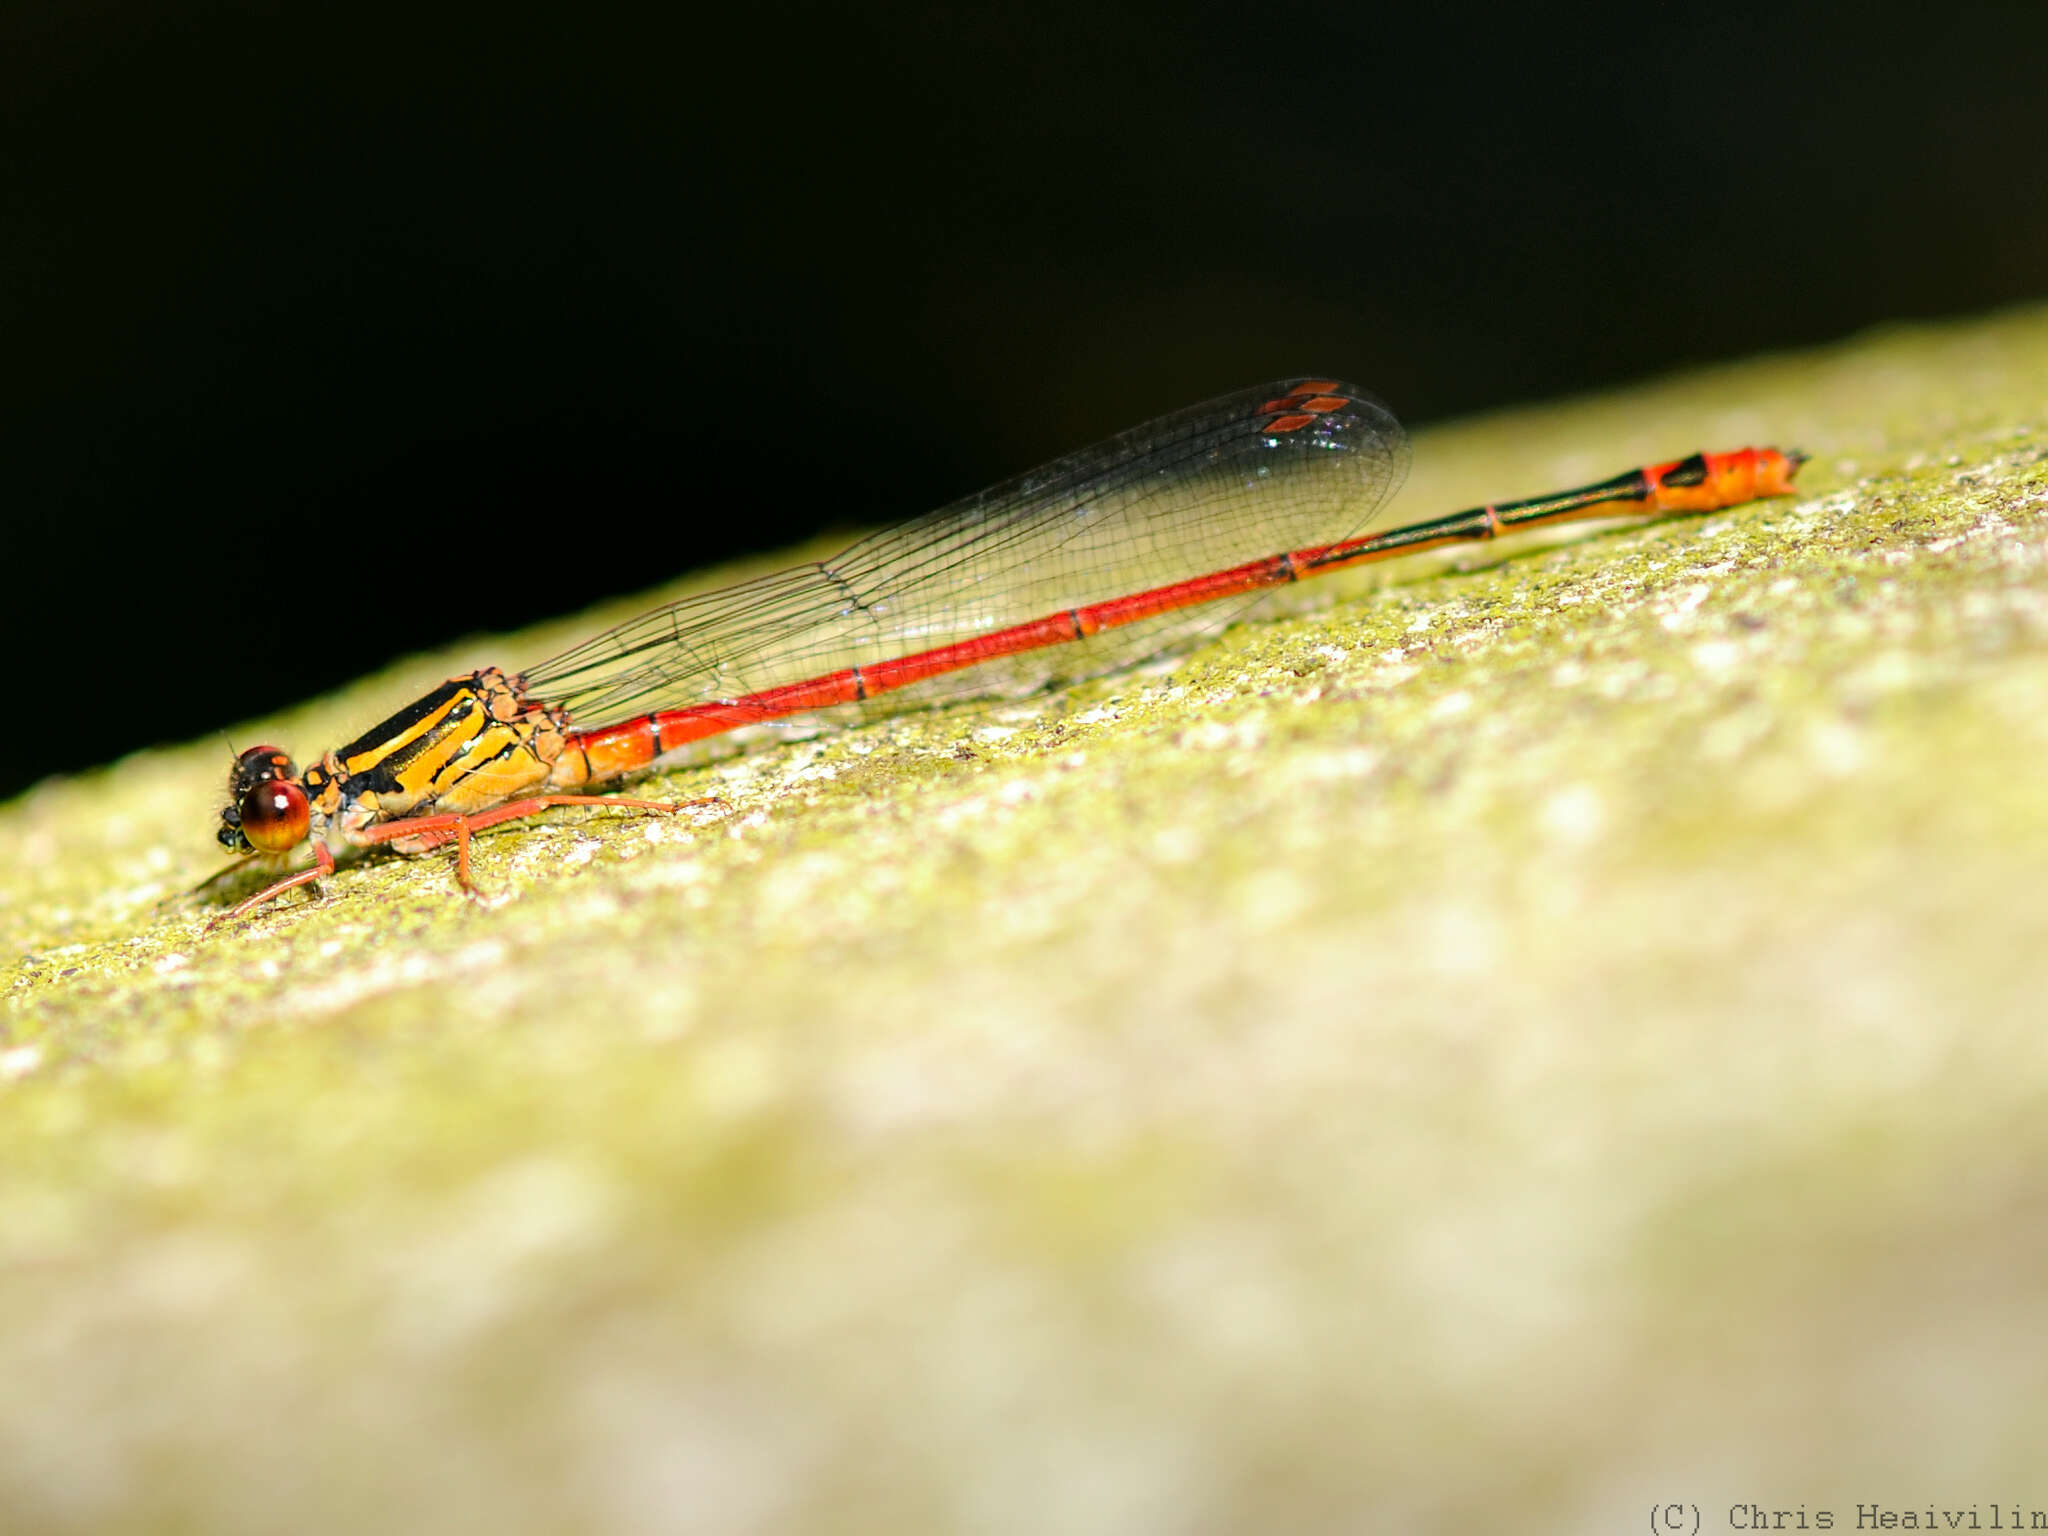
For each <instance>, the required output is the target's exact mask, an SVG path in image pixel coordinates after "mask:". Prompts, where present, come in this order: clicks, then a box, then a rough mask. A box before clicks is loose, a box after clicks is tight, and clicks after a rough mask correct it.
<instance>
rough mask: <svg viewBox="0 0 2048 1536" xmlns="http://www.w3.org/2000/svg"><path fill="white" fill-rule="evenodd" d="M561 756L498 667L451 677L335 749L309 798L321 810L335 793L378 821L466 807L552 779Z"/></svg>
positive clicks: (550, 728)
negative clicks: (552, 770)
mask: <svg viewBox="0 0 2048 1536" xmlns="http://www.w3.org/2000/svg"><path fill="white" fill-rule="evenodd" d="M560 750H561V733H560V730H559V728H558V727H557V726H556V724H555V722H554V721H553V720H552V718H551V717H550V715H549V713H548V712H547V711H545V710H541V709H537V708H534V707H532V706H530V705H528V704H527V703H526V702H525V700H523V699H522V698H520V697H519V695H518V693H517V692H516V690H515V689H513V688H512V687H511V686H510V685H509V684H508V682H507V681H506V678H505V675H504V674H503V673H502V672H499V671H498V670H497V669H496V668H490V669H487V670H485V671H482V672H477V673H473V674H471V675H470V676H467V677H456V678H450V679H449V680H448V681H447V682H445V683H443V684H442V685H441V686H440V687H438V688H436V689H434V690H433V691H431V692H430V693H428V694H426V695H425V696H423V697H422V698H420V699H417V700H415V701H414V702H413V703H411V704H409V705H407V706H406V707H405V708H404V709H402V710H400V711H399V712H398V713H397V714H395V715H393V716H392V717H391V718H390V719H388V720H386V721H383V722H382V723H381V724H379V725H376V726H374V727H372V728H371V729H370V730H368V731H365V732H364V733H363V734H362V735H361V736H359V737H357V738H356V739H355V740H354V741H352V742H350V743H349V744H348V745H347V746H345V747H341V748H339V749H338V750H336V751H334V752H330V753H329V754H328V755H327V757H326V759H325V761H324V762H322V763H320V764H318V765H316V766H314V767H312V768H309V769H308V770H307V772H306V777H305V784H306V791H307V793H308V794H309V795H310V796H311V797H312V798H313V799H314V801H315V802H316V803H320V802H322V801H323V800H326V798H327V792H328V791H329V789H330V786H331V787H332V789H333V790H334V791H337V792H338V793H336V794H335V796H334V801H338V802H340V803H348V802H355V803H359V804H363V805H366V806H368V807H370V808H373V809H374V810H375V812H376V815H377V817H378V819H384V818H388V817H393V816H406V815H414V814H418V813H420V812H423V811H425V810H426V809H428V808H429V807H432V806H435V805H444V806H445V808H447V809H452V810H467V809H473V808H476V807H478V806H482V805H490V804H495V803H496V802H497V801H498V800H500V799H502V798H504V797H505V796H506V795H507V794H509V793H514V792H517V790H519V789H521V788H524V787H525V786H527V785H529V784H532V783H534V782H536V781H537V780H538V779H541V778H544V777H545V776H546V774H547V769H548V766H549V764H551V763H552V762H553V761H554V758H555V756H556V754H557V753H558V752H559V751H560ZM333 803H334V802H333V801H331V802H329V804H330V805H332V804H333Z"/></svg>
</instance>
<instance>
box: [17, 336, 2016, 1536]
mask: <svg viewBox="0 0 2048 1536" xmlns="http://www.w3.org/2000/svg"><path fill="white" fill-rule="evenodd" d="M1745 442H1776V443H1780V444H1784V445H1788V446H1789V445H1794V444H1796V445H1798V446H1800V447H1803V448H1805V449H1806V450H1807V451H1808V452H1809V453H1811V454H1812V455H1813V456H1814V458H1813V462H1812V463H1811V464H1810V465H1809V466H1808V468H1807V470H1806V472H1805V475H1804V478H1803V482H1802V492H1803V493H1802V494H1801V495H1800V496H1799V497H1797V498H1796V499H1788V500H1783V501H1775V502H1771V503H1766V504H1759V505H1754V506H1750V507H1745V508H1742V509H1739V510H1736V511H1731V512H1725V513H1720V514H1716V515H1714V516H1712V517H1710V518H1705V519H1699V518H1694V519H1686V520H1679V521H1673V522H1669V523H1664V524H1659V525H1655V526H1650V527H1644V528H1638V529H1634V530H1628V531H1622V532H1617V533H1610V534H1606V535H1602V536H1598V537H1593V538H1590V539H1582V540H1580V541H1579V542H1576V543H1572V544H1569V545H1564V546H1559V547H1555V548H1551V549H1547V550H1540V551H1536V552H1533V553H1528V554H1524V555H1523V556H1521V557H1519V558H1514V559H1508V560H1502V561H1496V562H1495V563H1492V564H1489V565H1485V566H1483V567H1480V568H1477V569H1471V570H1457V569H1439V570H1437V571H1434V572H1410V573H1408V575H1407V577H1406V578H1405V579H1403V580H1400V581H1398V582H1387V581H1384V580H1382V581H1372V580H1367V579H1363V578H1360V577H1356V576H1350V577H1342V578H1333V579H1331V580H1328V581H1324V582H1319V583H1314V584H1311V585H1310V586H1305V587H1303V588H1300V589H1298V592H1296V593H1295V594H1292V595H1294V596H1296V597H1297V599H1298V602H1297V606H1296V609H1295V611H1293V612H1292V613H1291V614H1287V615H1284V616H1281V617H1278V618H1274V619H1271V620H1270V621H1268V622H1262V623H1257V624H1248V625H1241V626H1239V627H1237V628H1235V629H1233V630H1231V631H1230V632H1228V633H1227V634H1226V635H1224V636H1223V637H1222V638H1221V639H1220V640H1218V641H1216V642H1215V643H1213V644H1210V645H1208V646H1207V647H1205V648H1203V649H1201V650H1199V651H1196V652H1194V653H1193V654H1191V655H1189V656H1187V657H1186V658H1184V659H1183V660H1181V661H1180V662H1178V663H1177V664H1176V665H1175V666H1174V667H1173V668H1172V669H1171V670H1170V672H1169V671H1162V670H1158V669H1154V670H1152V671H1149V672H1144V673H1139V674H1134V675H1126V676H1122V677H1117V678H1111V679H1107V680H1103V681H1100V682H1097V683H1093V684H1089V685H1086V686H1083V687H1081V688H1077V689H1074V690H1071V691H1068V692H1064V693H1060V694H1055V695H1051V696H1046V697H1041V698H1035V699H1032V700H1029V701H1026V702H1025V703H1023V704H1021V705H1004V706H996V707H982V708H979V709H953V710H944V711H936V712H928V713H924V714H914V715H908V716H903V717H899V718H895V719H891V720H887V721H884V722H882V723H879V724H876V725H873V726H870V727H868V728H865V729H861V730H857V731H852V732H847V733H844V734H840V735H835V736H829V737H821V738H818V739H815V740H810V741H794V742H787V743H783V744H780V745H773V746H771V747H769V748H767V749H766V750H762V751H759V752H756V753H753V754H751V755H749V756H746V757H743V758H739V759H735V760H732V761H728V762H724V763H720V764H714V765H711V766H708V767H703V768H698V769H692V770H688V771H683V772H677V773H672V774H669V775H666V776H665V777H663V778H661V779H659V780H657V781H656V785H657V792H658V793H661V794H665V795H671V796H675V797H684V796H692V795H701V794H715V795H717V796H720V797H722V799H723V800H724V802H725V807H726V808H725V809H724V810H722V811H712V812H706V813H702V814H699V815H695V816H688V817H674V818H660V819H651V820H650V819H641V818H635V817H630V816H616V815H608V814H601V813H597V814H585V813H580V812H565V813H559V814H557V815H555V816H553V817H551V818H549V819H546V820H543V821H540V822H536V823H529V824H526V825H524V826H521V827H517V828H513V829H508V830H505V831H503V832H498V833H492V834H490V835H488V836H486V837H484V838H482V839H480V841H479V844H478V864H477V874H478V878H479V880H480V882H482V884H483V885H484V886H485V887H486V889H487V891H488V892H489V895H488V899H486V900H484V901H481V902H471V901H466V900H464V899H462V898H461V897H460V896H459V895H457V894H456V893H455V891H454V889H453V878H452V872H451V870H450V869H449V867H448V861H447V860H446V858H445V857H444V858H427V859H421V860H413V861H407V860H403V859H396V858H392V859H374V860H369V861H365V862H362V863H359V864H356V865H354V866H351V867H349V868H347V869H346V870H345V871H344V872H343V873H341V874H340V875H339V876H337V877H336V878H334V879H333V880H331V881H330V882H328V884H327V887H326V894H325V896H324V898H323V899H321V900H319V901H315V902H305V903H299V904H286V905H280V906H279V907H277V908H276V909H273V910H271V911H268V912H265V913H263V914H261V915H259V916H258V917H256V918H254V919H253V920H251V921H249V922H247V923H245V924H243V925H241V926H238V927H236V928H234V929H231V930H226V931H218V932H215V933H212V934H204V933H202V932H201V928H202V925H203V922H204V919H205V917H206V916H207V912H206V910H205V909H203V908H192V909H177V908H175V907H174V908H172V909H169V910H164V911H160V910H159V908H158V904H159V903H160V902H162V901H164V899H165V898H166V897H169V896H172V895H174V894H175V893H176V892H178V891H179V890H181V889H182V888H184V887H186V886H189V885H190V884H192V883H193V882H194V881H196V880H197V879H199V878H200V877H201V876H202V875H203V874H205V873H206V872H207V870H208V869H210V868H211V867H212V861H213V859H214V857H215V856H216V855H217V850H216V849H214V848H213V845H212V843H211V838H210V831H211V827H210V823H211V819H212V816H213V814H214V810H215V808H216V804H217V798H218V792H219V781H220V778H221V775H222V772H223V769H224V766H225V763H224V757H225V754H224V751H223V748H222V745H221V743H220V742H219V741H218V740H208V741H202V742H197V743H194V744H192V745H191V746H188V747H181V748H177V749H171V750H164V751H155V752H148V753H144V754H141V755H138V756H136V757H133V758H130V759H129V760H127V761H124V762H122V763H119V764H117V765H114V766H112V767H110V768H107V769H105V770H102V771H99V772H96V773H90V774H85V775H81V776H79V777H77V778H74V779H69V780H64V781H56V782H51V783H47V784H45V785H42V786H40V787H39V788H37V789H36V790H34V791H32V792H30V793H29V794H27V795H26V796H23V797H21V798H20V799H18V800H16V801H14V802H12V803H10V804H8V805H6V806H4V807H0V957H4V958H5V960H6V961H7V964H8V970H7V972H6V973H5V993H4V1004H0V1169H4V1170H5V1171H4V1174H0V1319H4V1321H0V1381H4V1382H5V1384H6V1385H5V1389H4V1391H0V1527H4V1528H5V1529H6V1530H8V1531H38V1530H51V1531H62V1530H80V1531H83V1530H93V1531H121V1530H136V1531H165V1530H193V1531H200V1530H204V1531H209V1532H235V1531H249V1532H258V1531H275V1530H294V1531H309V1530H350V1531H353V1530H365V1529H378V1528H393V1527H402V1528H407V1529H433V1530H437V1531H448V1530H472V1529H477V1530H481V1529H490V1530H493V1531H510V1532H519V1531H556V1530H560V1531H570V1530H578V1531H580V1530H592V1529H607V1530H621V1531H635V1530H648V1531H669V1530H678V1529H699V1528H701V1529H704V1530H707V1531H712V1530H715V1531H735V1530H750V1529H760V1530H780V1529H793V1528H817V1529H849V1530H876V1531H900V1530H907V1529H934V1528H940V1529H945V1528H954V1529H958V1528H971V1529H976V1530H983V1531H993V1532H1003V1531H1017V1532H1040V1531H1049V1530H1058V1531H1063V1532H1066V1531H1077V1532H1097V1531H1100V1532H1128V1531H1134V1530H1144V1531H1218V1532H1222V1531H1239V1530H1248V1529H1266V1530H1321V1529H1330V1530H1335V1529H1360V1528H1367V1527H1380V1528H1388V1529H1396V1528H1398V1529H1406V1530H1470V1529H1474V1528H1478V1527H1479V1526H1481V1524H1482V1523H1492V1524H1496V1525H1498V1524H1500V1523H1501V1522H1507V1523H1508V1524H1509V1525H1511V1526H1512V1527H1513V1528H1516V1529H1556V1530H1583V1529H1602V1530H1606V1529H1614V1530H1624V1529H1639V1528H1640V1527H1641V1525H1642V1522H1643V1521H1644V1520H1645V1519H1646V1518H1647V1517H1648V1513H1649V1510H1650V1508H1651V1506H1652V1504H1653V1503H1655V1502H1667V1503H1669V1502H1679V1503H1684V1504H1688V1505H1692V1504H1696V1505H1698V1506H1700V1508H1701V1510H1702V1513H1703V1515H1704V1517H1705V1519H1706V1520H1707V1522H1708V1523H1709V1524H1710V1525H1711V1524H1715V1523H1716V1522H1719V1523H1720V1524H1721V1526H1722V1527H1724V1528H1725V1525H1726V1519H1727V1511H1728V1508H1729V1506H1732V1505H1735V1504H1738V1503H1748V1502H1756V1503H1759V1504H1761V1505H1763V1506H1765V1507H1767V1508H1768V1507H1784V1508H1788V1509H1789V1508H1794V1507H1797V1506H1799V1505H1802V1504H1803V1505H1804V1506H1806V1507H1807V1508H1808V1510H1810V1511H1811V1510H1815V1509H1821V1508H1832V1509H1833V1510H1834V1511H1835V1512H1836V1517H1837V1518H1836V1525H1837V1528H1838V1529H1839V1528H1853V1527H1854V1519H1855V1512H1854V1506H1855V1505H1856V1504H1857V1503H1859V1502H1861V1503H1864V1504H1869V1503H1871V1502H1872V1501H1877V1502H1879V1503H1881V1504H1885V1505H1887V1506H1889V1507H1894V1508H1901V1509H1903V1508H1908V1507H1920V1508H1922V1509H1924V1507H1925V1505H1926V1502H1927V1500H1928V1499H1930V1498H1933V1499H1934V1500H1936V1502H1938V1503H1940V1502H1945V1503H1948V1504H1953V1503H1954V1502H1955V1501H1957V1500H1964V1501H1967V1500H1970V1499H1983V1500H1989V1499H1993V1498H1997V1499H2001V1500H2004V1501H2006V1502H2007V1503H2011V1502H2013V1501H2015V1500H2017V1501H2019V1502H2021V1503H2022V1504H2026V1505H2028V1506H2029V1507H2032V1506H2033V1505H2043V1506H2048V1488H2044V1487H2043V1486H2042V1485H2041V1483H2040V1480H2039V1468H2040V1464H2041V1463H2040V1446H2041V1445H2042V1444H2043V1443H2044V1439H2048V1339H2044V1337H2043V1333H2042V1330H2041V1327H2040V1318H2041V1316H2042V1300H2043V1298H2042V1283H2041V1276H2042V1273H2043V1271H2042V1263H2041V1252H2040V1250H2041V1249H2042V1246H2043V1243H2044V1233H2048V1225H2044V1223H2043V1220H2042V1218H2043V1215H2044V1212H2048V1156H2044V1153H2048V1028H2044V1024H2048V889H2044V872H2048V311H2044V310H2033V311H2023V312H2017V313H2011V314H2006V315H2002V316H1997V317H1992V318H1990V319H1987V320H1984V321H1981V322H1976V323H1971V324H1966V325H1956V326H1950V327H1943V328H1925V329H1902V330H1893V331H1887V332H1883V333H1878V334H1874V335H1871V336H1868V337H1863V338H1859V339H1856V340H1854V341H1852V342H1849V343H1846V344H1844V345H1842V346H1840V347H1838V348H1834V349H1830V350H1826V351H1821V352H1816V353H1810V354H1801V355H1793V356H1783V357H1774V358H1767V359H1763V360H1759V361H1755V362H1750V363H1744V364H1739V365H1734V366H1728V367H1723V368H1718V369H1715V370H1713V371H1711V372H1705V373H1698V374H1692V375H1688V376H1684V377H1678V378H1672V379H1668V380H1663V381H1659V382H1655V383H1651V384H1647V385H1644V386H1642V387H1640V388H1637V389H1633V390H1629V391H1626V392H1623V393H1618V394H1614V395H1610V396H1603V397H1600V398H1596V399H1587V400H1580V401H1573V402H1567V403H1564V404H1560V405H1555V406H1548V407H1542V408H1533V409H1528V410H1522V411H1517V412H1513V413H1510V414H1505V415H1500V416H1495V417H1490V418H1487V419H1484V420H1479V421H1473V422H1468V423H1462V424H1454V425H1451V426H1447V427H1443V428H1439V429H1435V430H1431V431H1429V432H1426V433H1423V434H1421V435H1420V437H1419V439H1418V442H1417V445H1416V467H1415V472H1414V474H1413V475H1412V477H1411V481H1410V485H1409V488H1408V490H1407V491H1406V492H1404V493H1403V497H1402V501H1401V506H1400V509H1399V512H1398V513H1397V515H1414V516H1421V515H1425V514H1428V513H1431V512H1435V511H1442V510H1446V509H1449V508H1451V507H1455V506H1462V505H1468V504H1472V503H1475V502H1480V501H1484V500H1487V499H1489V498H1498V497H1508V496H1514V495H1519V494H1527V493H1533V492H1536V491H1541V490H1546V489H1550V488H1553V487H1555V486H1559V485H1566V484H1572V483H1576V482H1579V481H1582V480H1586V479H1590V478H1594V477H1597V476H1599V475H1603V474H1606V473H1611V472H1612V471H1614V470H1617V469H1619V468H1622V467H1623V466H1626V465H1629V464H1633V463H1638V462H1642V461H1645V460H1652V459H1659V458H1669V457H1673V456H1676V455H1678V454H1681V453H1684V452H1687V451H1689V450H1691V449H1692V448H1694V447H1732V446H1736V445H1739V444H1741V443H1745ZM906 510H914V509H906ZM733 574H735V573H733V572H723V573H713V574H712V576H710V577H707V578H700V579H699V581H698V582H697V584H699V585H702V584H707V583H708V582H709V581H711V580H722V579H726V578H728V577H730V576H731V575H733ZM1318 588H1320V589H1323V590H1320V591H1318V590H1317V589H1318ZM642 600H643V599H632V600H628V601H624V602H621V603H619V604H616V605H613V606H612V607H611V608H609V609H608V610H607V611H606V612H604V613H602V614H597V615H591V616H587V617H586V618H585V619H582V620H579V621H576V622H574V623H569V624H563V625H556V626H551V627H550V628H549V630H548V631H547V632H545V633H542V632H535V633H532V634H527V635H519V636H506V637H497V638H493V639H489V640H479V641H478V642H476V643H475V644H473V645H466V646H463V647H460V648H457V649H454V650H451V651H450V652H448V653H445V654H442V655H439V656H433V657H425V658H421V659H419V660H418V661H416V662H412V663H408V664H406V665H404V666H401V667H397V668H393V669H392V670H391V671H390V672H388V673H387V674H385V675H382V676H379V677H375V678H369V679H365V680H364V681H363V682H362V683H361V684H360V685H359V686H357V687H354V688H352V689H350V690H348V691H347V692H345V693H343V694H341V695H337V696H335V697H331V698H326V699H320V700H315V701H312V702H309V703H308V704H306V705H305V706H304V707H303V708H301V709H298V710H295V711H293V712H291V713H290V714H289V715H288V716H285V717H283V718H280V719H276V720H266V721H262V722H257V723H253V724H252V725H250V726H249V727H248V729H247V730H245V731H243V732H241V733H240V734H239V736H238V739H240V740H254V739H258V738H263V739H270V740H277V741H282V742H284V743H286V744H287V745H289V746H291V747H293V748H295V749H296V750H297V751H298V752H299V753H300V755H301V756H304V755H306V754H308V753H310V752H312V751H313V750H316V749H317V748H319V747H322V746H325V745H328V744H331V743H333V742H335V741H338V740H343V739H346V738H347V737H348V736H350V735H352V734H353V733H354V732H355V731H356V730H358V729H360V728H361V727H362V726H364V725H366V724H368V723H369V722H370V721H372V720H375V719H377V718H380V716H381V715H382V714H383V713H385V712H387V711H388V710H390V709H391V708H393V707H395V705H396V704H398V703H401V702H403V701H404V700H406V699H407V698H410V697H412V696H413V695H414V694H415V693H416V692H417V691H418V690H419V689H420V688H421V687H422V686H423V685H424V684H426V683H429V682H431V681H434V680H436V679H438V678H440V677H443V676H446V675H448V674H449V673H450V672H451V671H454V670H457V669H459V668H464V667H469V666H474V665H476V664H478V663H480V662H483V661H497V662H503V663H508V664H511V665H517V664H519V663H520V662H522V661H525V660H528V659H531V658H533V657H535V656H539V655H543V654H546V653H547V652H548V650H549V649H551V648H552V647H554V646H556V645H558V644H560V643H561V642H562V641H564V640H565V639H569V638H573V637H574V636H575V635H577V634H578V633H580V632H583V631H585V630H587V629H588V628H589V627H590V626H591V625H593V624H596V623H599V622H604V621H607V620H609V619H612V618H615V617H619V616H621V615H623V614H624V613H626V612H629V611H631V609H632V608H633V606H634V604H635V603H636V602H639V601H642ZM1986 1518H1987V1519H1988V1517H1986Z"/></svg>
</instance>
